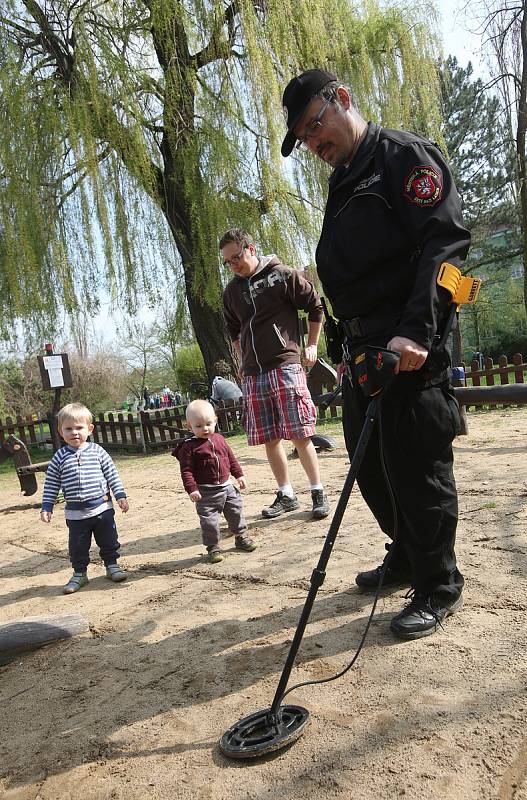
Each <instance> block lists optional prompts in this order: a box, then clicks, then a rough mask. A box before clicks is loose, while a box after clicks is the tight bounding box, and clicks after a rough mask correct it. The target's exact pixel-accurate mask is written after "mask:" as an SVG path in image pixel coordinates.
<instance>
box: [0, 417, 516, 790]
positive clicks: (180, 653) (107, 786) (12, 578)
mask: <svg viewBox="0 0 527 800" xmlns="http://www.w3.org/2000/svg"><path fill="white" fill-rule="evenodd" d="M469 422H470V434H469V436H468V437H463V438H460V439H458V440H457V442H456V445H455V450H456V466H457V480H458V486H459V490H460V525H459V535H458V557H459V561H460V566H461V568H462V571H463V572H464V573H465V576H466V579H467V584H466V591H465V606H464V609H463V610H462V611H461V612H459V614H457V615H456V616H455V617H453V618H450V619H449V620H448V621H447V623H446V624H445V628H444V630H442V631H440V632H438V633H437V634H435V635H433V636H430V637H428V638H425V639H421V640H419V641H416V642H413V643H404V642H399V641H396V640H395V639H394V638H393V637H392V635H391V634H390V632H389V628H388V624H389V620H390V618H391V616H392V615H393V614H394V613H396V612H397V611H398V610H399V609H400V608H401V607H402V605H403V603H404V590H403V589H400V590H399V589H397V590H395V591H394V590H392V591H389V590H386V591H384V592H383V595H382V597H381V599H380V602H379V605H378V610H377V613H376V616H375V619H374V622H373V625H372V627H371V631H370V634H369V637H368V639H367V642H366V645H365V647H364V650H363V652H362V654H361V655H360V658H359V660H358V662H357V664H356V665H355V667H354V668H353V669H352V670H351V671H350V672H348V673H347V674H346V675H345V676H344V677H342V678H340V679H339V680H337V681H334V682H331V683H325V684H322V685H319V686H309V687H305V688H302V689H300V690H298V691H295V692H293V693H292V694H291V695H290V696H289V698H288V702H295V703H298V704H300V705H303V706H305V707H307V708H308V709H309V710H310V712H311V724H310V726H309V727H308V728H307V730H306V732H305V734H304V736H302V738H301V739H299V740H298V741H297V742H296V744H294V745H293V746H292V747H291V748H289V749H288V750H285V751H282V752H280V753H279V754H276V755H275V756H274V757H272V758H267V759H265V760H258V761H254V762H250V763H241V762H236V761H229V760H227V759H226V758H224V757H223V756H222V754H221V753H220V751H219V748H218V739H219V738H220V736H221V734H222V733H223V732H224V731H225V729H227V728H228V727H230V726H231V725H232V724H233V723H234V722H236V720H238V719H239V718H240V717H243V716H246V715H247V714H250V713H252V712H253V711H256V710H258V709H262V708H266V707H268V706H269V705H270V703H271V701H272V699H273V696H274V692H275V689H276V685H277V682H278V678H279V675H280V673H281V670H282V666H283V663H284V660H285V657H286V654H287V652H288V648H289V644H290V642H291V638H292V635H293V633H294V630H295V628H296V624H297V622H298V618H299V615H300V611H301V609H302V606H303V603H304V599H305V596H306V589H307V587H308V582H309V577H310V574H311V570H312V568H313V567H314V566H315V564H316V563H317V560H318V555H319V553H320V550H321V548H322V544H323V540H324V537H325V535H326V532H327V528H328V523H327V521H320V522H311V521H309V519H308V517H309V514H308V513H307V508H308V493H307V491H306V490H305V481H304V478H303V473H302V471H301V468H300V465H299V462H298V461H291V470H292V475H293V478H294V482H295V485H296V487H297V490H298V493H299V496H300V499H301V500H302V504H303V510H300V511H298V512H293V513H290V514H287V515H286V516H285V517H282V518H280V519H279V520H275V521H273V522H268V521H266V520H263V519H262V518H261V516H260V509H261V508H262V506H263V505H265V504H267V502H268V501H269V500H270V499H271V497H272V492H273V484H272V479H271V477H270V472H269V469H268V467H267V465H266V462H265V459H264V454H263V450H262V449H260V448H252V449H251V450H249V448H247V447H246V446H245V445H239V446H238V445H237V446H236V450H237V453H238V455H239V457H240V460H241V461H242V463H243V464H244V467H245V471H246V475H247V477H248V480H249V490H248V492H247V493H246V498H245V499H246V511H247V516H248V519H249V521H250V525H251V529H252V534H253V535H254V538H255V539H256V540H257V541H258V544H259V549H258V550H257V551H255V552H254V553H251V554H244V553H239V552H235V551H234V549H233V540H232V538H231V539H227V540H226V541H225V548H226V550H227V557H226V559H225V561H224V562H223V563H221V564H218V565H210V564H207V563H205V561H204V559H203V553H204V548H203V547H202V545H201V543H200V535H199V532H198V529H197V524H196V523H197V517H196V515H195V511H194V507H193V506H192V505H191V503H190V502H189V501H188V499H187V498H186V495H185V494H184V493H183V491H182V490H181V488H180V481H179V475H178V470H177V464H176V462H175V460H174V459H173V458H172V457H171V456H170V455H168V454H167V455H158V456H155V457H149V458H147V459H146V458H145V459H143V458H134V459H120V460H119V461H118V465H119V469H120V472H121V475H122V477H123V480H124V482H125V485H126V487H127V490H128V492H129V495H130V500H131V510H130V512H129V513H128V514H127V515H123V514H121V512H120V511H117V514H118V529H119V533H120V538H121V542H122V552H123V558H122V563H123V564H124V565H125V566H126V567H127V569H128V570H129V572H130V576H129V579H128V580H127V581H126V583H123V584H112V583H110V582H109V581H108V580H107V579H106V578H105V577H104V571H103V567H102V565H101V563H100V561H99V560H98V555H97V553H96V552H93V556H94V560H93V563H92V565H91V567H90V578H91V580H90V583H89V585H88V586H87V587H86V588H85V589H83V590H82V591H81V592H79V593H78V594H76V595H73V596H63V595H62V594H61V591H60V590H61V586H62V585H63V584H64V583H65V582H66V580H67V578H68V577H69V574H70V567H69V562H68V557H67V548H66V535H65V526H64V521H63V519H62V513H61V512H58V513H56V515H55V519H54V521H53V523H52V525H50V526H44V525H43V524H42V523H40V522H39V519H38V498H39V495H35V496H34V497H32V498H23V497H22V495H21V494H20V492H19V491H18V487H17V481H16V479H15V478H14V476H2V477H1V479H0V543H1V554H2V555H1V561H2V589H1V598H0V604H1V607H0V623H5V622H7V621H10V620H13V619H19V618H24V617H27V616H43V617H44V616H48V615H60V614H63V613H68V612H72V611H75V612H78V613H80V614H82V615H84V616H85V617H86V618H87V620H88V621H89V623H90V632H89V633H87V634H84V635H81V636H77V637H75V638H72V639H69V640H66V641H63V642H60V643H56V644H54V645H50V646H48V647H45V648H42V649H40V650H38V651H35V652H33V653H29V654H25V655H23V656H20V657H18V658H17V659H16V660H15V661H13V662H11V663H10V664H7V665H6V666H4V667H1V668H0V701H1V704H0V709H1V714H0V796H1V797H2V798H9V799H10V800H15V798H16V800H57V798H59V799H60V800H69V798H79V797H82V798H83V800H107V799H109V798H112V799H113V798H115V799H116V800H120V799H121V798H126V800H134V799H135V798H145V797H148V798H163V800H166V798H198V799H199V800H206V799H208V798H215V800H223V799H224V798H225V800H227V798H229V800H232V798H251V799H254V800H263V798H266V800H267V799H269V800H287V799H288V798H309V799H310V800H311V799H312V800H315V799H316V800H318V799H319V798H320V799H321V798H350V799H352V798H357V799H358V798H361V800H373V799H374V798H375V800H392V798H399V797H404V798H405V800H409V799H411V800H414V798H415V800H418V799H419V800H438V798H443V797H448V798H450V799H451V800H465V798H466V799H467V800H468V799H470V800H487V798H488V799H489V800H490V798H497V799H498V800H527V738H526V720H527V695H526V688H527V686H526V683H527V681H526V664H527V650H526V644H527V625H526V614H525V612H526V604H527V600H526V589H527V541H526V529H525V523H526V519H527V508H526V501H527V475H526V470H525V464H526V455H525V452H526V442H527V439H526V434H527V408H525V409H511V410H496V411H492V412H487V413H478V414H474V413H472V414H471V415H470V417H469ZM336 438H337V440H338V441H339V442H340V443H341V444H342V438H341V436H337V437H336ZM321 463H322V470H323V475H324V479H325V483H326V486H327V487H328V490H329V493H330V495H331V497H332V499H333V502H335V499H336V498H337V496H338V493H339V490H340V488H341V487H342V484H343V481H344V478H345V475H346V472H347V469H348V461H347V457H346V454H345V451H344V449H343V448H340V449H337V450H335V451H333V452H331V453H325V454H322V455H321ZM39 482H40V485H42V478H41V477H39ZM383 552H384V551H383V537H382V534H380V532H379V531H378V529H377V527H376V525H375V522H374V520H373V518H372V517H371V515H370V513H369V511H368V510H367V508H366V507H365V505H364V503H363V502H362V500H361V498H360V496H359V494H358V493H356V491H355V492H354V494H353V496H352V499H351V501H350V503H349V505H348V509H347V512H346V516H345V518H344V521H343V524H342V527H341V532H340V534H339V537H338V539H337V543H336V546H335V549H334V551H333V555H332V558H331V560H330V563H329V567H328V575H327V578H326V581H325V583H324V585H323V586H322V588H321V589H320V591H319V594H318V597H317V601H316V604H315V607H314V610H313V613H312V615H311V619H310V624H309V626H308V628H307V630H306V634H305V637H304V640H303V643H302V647H301V650H300V653H299V655H298V658H297V664H296V666H295V668H294V670H293V674H292V680H291V685H292V683H297V682H300V681H304V680H311V679H319V678H325V677H328V676H330V675H332V674H333V673H335V672H338V671H339V670H341V669H342V668H343V666H345V665H346V664H347V663H348V661H349V660H350V659H351V657H352V656H353V654H354V652H355V649H356V646H357V644H358V641H359V638H360V636H361V633H362V631H363V629H364V625H365V622H366V620H367V616H368V613H369V610H370V604H371V599H372V597H371V595H365V594H361V593H359V591H358V590H357V589H356V587H355V586H354V576H355V573H356V572H357V571H358V570H360V569H364V568H368V567H370V566H373V565H375V564H376V563H378V561H379V560H380V558H382V555H383Z"/></svg>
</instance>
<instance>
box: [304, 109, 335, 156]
mask: <svg viewBox="0 0 527 800" xmlns="http://www.w3.org/2000/svg"><path fill="white" fill-rule="evenodd" d="M332 102H333V98H332V97H330V98H329V100H326V102H325V103H324V105H323V106H322V108H321V109H320V111H319V112H318V114H317V115H316V117H314V119H312V120H311V122H310V123H309V125H308V126H307V127H306V129H305V131H304V135H303V136H297V137H296V138H297V139H298V141H297V143H296V148H297V150H298V149H299V148H300V147H302V145H305V146H307V142H308V140H309V139H312V138H313V136H316V135H317V133H318V129H319V128H323V127H324V126H323V124H322V122H321V120H322V117H323V116H324V114H325V113H326V111H327V108H328V106H329V105H330V104H331V103H332Z"/></svg>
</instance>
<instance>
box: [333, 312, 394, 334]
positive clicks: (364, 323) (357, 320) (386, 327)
mask: <svg viewBox="0 0 527 800" xmlns="http://www.w3.org/2000/svg"><path fill="white" fill-rule="evenodd" d="M398 321H399V317H394V316H393V314H377V315H375V316H371V317H354V318H353V319H341V320H339V322H340V325H341V326H342V330H343V332H344V334H345V335H346V336H349V337H350V338H351V339H363V338H364V337H365V336H371V334H373V333H390V331H391V330H392V329H393V327H394V326H395V325H396V323H397V322H398Z"/></svg>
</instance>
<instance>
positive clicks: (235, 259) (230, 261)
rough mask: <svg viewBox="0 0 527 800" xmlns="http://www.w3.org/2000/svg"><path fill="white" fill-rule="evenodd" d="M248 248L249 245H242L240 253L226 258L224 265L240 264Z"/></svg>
mask: <svg viewBox="0 0 527 800" xmlns="http://www.w3.org/2000/svg"><path fill="white" fill-rule="evenodd" d="M246 250H247V246H245V247H242V249H241V250H240V252H239V253H238V255H236V256H233V257H232V258H226V259H225V261H224V262H223V266H224V267H229V266H230V265H231V264H238V263H239V262H240V260H241V259H242V258H243V254H244V253H245V251H246Z"/></svg>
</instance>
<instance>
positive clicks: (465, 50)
mask: <svg viewBox="0 0 527 800" xmlns="http://www.w3.org/2000/svg"><path fill="white" fill-rule="evenodd" d="M435 5H436V8H437V10H438V13H439V16H440V32H441V34H442V37H443V53H444V55H445V56H446V55H453V56H456V57H457V60H458V62H459V63H460V64H461V65H462V66H464V67H465V66H466V65H467V63H468V62H469V61H471V62H472V66H473V67H474V75H475V76H476V77H481V78H483V77H484V75H485V73H486V69H485V64H484V61H483V58H482V56H481V36H480V35H478V34H477V31H478V30H481V25H480V24H478V20H477V18H476V12H475V11H474V8H475V7H476V8H477V6H478V5H479V3H478V2H476V1H475V0H436V3H435Z"/></svg>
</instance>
